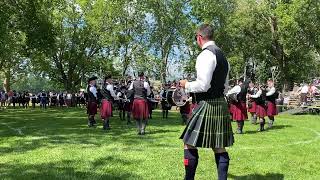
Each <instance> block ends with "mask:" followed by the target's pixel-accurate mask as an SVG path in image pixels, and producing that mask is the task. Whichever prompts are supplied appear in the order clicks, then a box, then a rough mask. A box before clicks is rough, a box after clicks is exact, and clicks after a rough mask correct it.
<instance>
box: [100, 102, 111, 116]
mask: <svg viewBox="0 0 320 180" xmlns="http://www.w3.org/2000/svg"><path fill="white" fill-rule="evenodd" d="M111 115H112V104H111V102H110V101H108V100H106V99H103V100H102V102H101V107H100V116H101V118H102V119H106V118H110V117H111Z"/></svg>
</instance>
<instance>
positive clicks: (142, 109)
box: [131, 99, 149, 119]
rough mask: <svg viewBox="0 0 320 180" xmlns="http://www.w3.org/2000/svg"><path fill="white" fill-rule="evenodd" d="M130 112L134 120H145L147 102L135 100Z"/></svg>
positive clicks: (147, 114) (147, 112)
mask: <svg viewBox="0 0 320 180" xmlns="http://www.w3.org/2000/svg"><path fill="white" fill-rule="evenodd" d="M131 112H132V116H133V118H134V119H147V118H148V116H149V109H148V103H147V101H146V100H144V99H135V100H134V101H133V104H132V111H131Z"/></svg>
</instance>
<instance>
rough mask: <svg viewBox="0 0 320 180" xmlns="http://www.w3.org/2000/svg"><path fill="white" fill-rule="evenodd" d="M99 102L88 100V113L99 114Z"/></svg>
mask: <svg viewBox="0 0 320 180" xmlns="http://www.w3.org/2000/svg"><path fill="white" fill-rule="evenodd" d="M97 107H98V105H97V103H96V102H88V105H87V114H89V115H96V114H97Z"/></svg>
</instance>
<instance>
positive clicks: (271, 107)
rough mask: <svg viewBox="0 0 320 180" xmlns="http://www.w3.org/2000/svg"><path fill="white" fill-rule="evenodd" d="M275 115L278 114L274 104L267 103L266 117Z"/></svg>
mask: <svg viewBox="0 0 320 180" xmlns="http://www.w3.org/2000/svg"><path fill="white" fill-rule="evenodd" d="M277 114H278V111H277V106H276V104H275V103H273V102H270V101H268V104H267V115H268V116H275V115H277Z"/></svg>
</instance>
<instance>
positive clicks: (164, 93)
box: [160, 84, 172, 119]
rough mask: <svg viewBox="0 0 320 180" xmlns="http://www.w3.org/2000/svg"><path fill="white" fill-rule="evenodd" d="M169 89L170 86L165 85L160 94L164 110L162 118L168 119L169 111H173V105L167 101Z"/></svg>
mask: <svg viewBox="0 0 320 180" xmlns="http://www.w3.org/2000/svg"><path fill="white" fill-rule="evenodd" d="M168 88H169V84H165V85H164V86H163V89H162V90H161V92H160V98H161V109H162V118H163V119H164V118H166V119H167V118H168V114H169V110H171V108H172V105H171V104H170V103H169V102H168V101H167V91H168Z"/></svg>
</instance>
